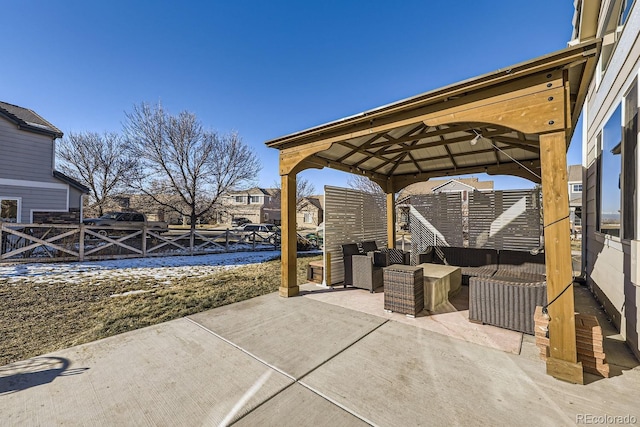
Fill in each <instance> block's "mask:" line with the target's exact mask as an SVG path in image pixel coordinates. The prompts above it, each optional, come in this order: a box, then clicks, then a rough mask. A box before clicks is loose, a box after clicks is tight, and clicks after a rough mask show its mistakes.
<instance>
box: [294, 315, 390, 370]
mask: <svg viewBox="0 0 640 427" xmlns="http://www.w3.org/2000/svg"><path fill="white" fill-rule="evenodd" d="M389 321H390V319H386V320H385V321H384V322H382V323H381V324H379V325H378V326H376V327H375V328H373V329H371V330H370V331H369V332H367V333H366V334H364V335H362V336H361V337H360V338H358V339H357V340H355V341H354V342H352V343H351V344H349V345H348V346H346V347H344V348H343V349H342V350H340V351H338V352H337V353H336V354H334V355H333V356H331V357H330V358H328V359H327V360H325V361H324V362H322V363H321V364H319V365H318V366H316V367H314V368H312V369H310V370H309V371H307V372H305V373H304V374H302V375H300V377H299V378H298V379H297V380H296V381H297V382H300V380H301V379H303V378H304V377H306V376H307V375H309V374H310V373H312V372H314V371H315V370H317V369H318V368H320V367H321V366H323V365H324V364H326V363H327V362H330V361H331V360H333V359H335V358H336V357H337V356H339V355H341V354H342V353H344V352H345V351H347V350H348V349H350V348H351V347H353V346H354V345H356V344H357V343H359V342H360V341H362V340H363V339H365V338H366V337H368V336H369V335H371V334H372V333H374V332H375V331H377V330H378V329H380V328H381V327H382V326H383V325H386V324H387V323H389Z"/></svg>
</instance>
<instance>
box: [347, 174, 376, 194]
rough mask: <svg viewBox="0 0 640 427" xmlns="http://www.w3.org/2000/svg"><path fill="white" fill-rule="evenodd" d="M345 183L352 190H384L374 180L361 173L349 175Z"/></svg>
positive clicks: (374, 192) (371, 191) (374, 191)
mask: <svg viewBox="0 0 640 427" xmlns="http://www.w3.org/2000/svg"><path fill="white" fill-rule="evenodd" d="M347 185H348V186H349V187H351V188H353V189H354V190H359V191H364V192H365V193H371V194H383V193H384V191H383V190H382V187H380V186H379V185H378V184H376V183H375V182H373V181H371V180H370V179H369V178H367V177H366V176H362V175H350V176H349V178H348V179H347Z"/></svg>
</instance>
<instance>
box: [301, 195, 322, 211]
mask: <svg viewBox="0 0 640 427" xmlns="http://www.w3.org/2000/svg"><path fill="white" fill-rule="evenodd" d="M321 198H322V199H321ZM300 203H308V204H310V205H313V206H315V207H316V208H318V209H323V208H322V205H323V203H324V196H309V197H305V198H304V199H302V200H301V202H300Z"/></svg>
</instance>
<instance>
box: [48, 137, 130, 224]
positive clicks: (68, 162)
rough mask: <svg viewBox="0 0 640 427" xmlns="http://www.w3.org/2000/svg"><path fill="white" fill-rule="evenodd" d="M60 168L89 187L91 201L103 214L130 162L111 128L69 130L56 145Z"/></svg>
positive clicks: (117, 189) (118, 187) (118, 190)
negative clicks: (100, 132) (77, 131)
mask: <svg viewBox="0 0 640 427" xmlns="http://www.w3.org/2000/svg"><path fill="white" fill-rule="evenodd" d="M56 152H57V157H58V159H59V160H60V162H59V163H58V167H59V168H60V170H61V171H62V172H63V173H65V174H67V175H69V176H71V177H73V178H75V179H77V180H78V181H79V182H80V183H81V184H83V185H86V186H87V187H89V189H90V190H91V199H92V200H91V205H92V206H95V207H96V208H97V209H98V213H99V214H100V215H102V214H103V213H104V208H105V206H106V205H107V204H108V202H109V199H110V198H111V197H113V196H115V195H117V194H118V193H119V192H120V191H121V190H122V189H123V184H124V182H125V180H126V177H127V175H128V173H129V172H130V171H131V169H132V166H133V162H132V160H131V159H130V158H129V156H128V155H127V152H126V150H125V141H124V139H123V138H122V137H121V136H120V135H118V134H116V133H112V132H107V133H104V134H103V135H100V134H98V133H95V132H82V133H69V134H68V135H67V136H66V137H65V138H64V139H62V141H61V142H60V143H59V144H58V145H57V147H56Z"/></svg>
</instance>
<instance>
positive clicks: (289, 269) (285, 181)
mask: <svg viewBox="0 0 640 427" xmlns="http://www.w3.org/2000/svg"><path fill="white" fill-rule="evenodd" d="M281 179H282V188H281V192H280V199H281V200H280V203H281V205H280V208H281V215H282V224H281V232H282V235H281V251H282V252H281V258H282V263H281V270H280V271H281V275H282V278H281V282H280V289H279V292H278V293H279V294H280V296H281V297H293V296H296V295H298V293H299V292H300V288H299V287H298V279H297V243H298V242H297V240H298V239H297V233H296V173H295V172H293V171H291V172H290V173H288V174H286V175H282V176H281Z"/></svg>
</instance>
